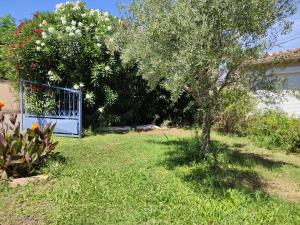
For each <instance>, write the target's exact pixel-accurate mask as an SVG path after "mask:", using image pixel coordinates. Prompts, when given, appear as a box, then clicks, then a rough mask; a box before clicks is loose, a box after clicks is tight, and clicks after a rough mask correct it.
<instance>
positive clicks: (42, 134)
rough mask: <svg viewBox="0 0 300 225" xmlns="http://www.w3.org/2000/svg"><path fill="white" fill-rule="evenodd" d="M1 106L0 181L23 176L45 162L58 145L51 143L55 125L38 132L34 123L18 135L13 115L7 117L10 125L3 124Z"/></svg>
mask: <svg viewBox="0 0 300 225" xmlns="http://www.w3.org/2000/svg"><path fill="white" fill-rule="evenodd" d="M3 107H4V102H3V101H0V179H7V178H8V177H9V176H13V177H20V176H27V175H29V174H31V173H33V172H34V171H35V168H36V167H37V166H38V165H40V164H41V163H43V162H45V160H46V159H47V158H48V157H49V156H50V155H51V154H52V151H53V150H54V149H55V147H56V145H57V144H58V142H52V140H51V139H52V133H53V130H54V128H55V124H52V125H51V124H47V125H45V127H44V128H43V129H40V127H39V125H38V124H36V123H34V124H32V127H31V129H27V131H26V132H25V133H24V134H22V133H20V122H17V115H16V114H15V113H13V114H11V115H10V117H9V122H10V124H9V123H5V122H4V119H5V118H4V114H3V112H2V110H1V109H2V108H3Z"/></svg>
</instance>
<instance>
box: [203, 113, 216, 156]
mask: <svg viewBox="0 0 300 225" xmlns="http://www.w3.org/2000/svg"><path fill="white" fill-rule="evenodd" d="M212 123H213V119H212V114H211V112H210V110H207V111H205V112H204V115H203V124H202V134H201V146H200V148H201V149H200V157H203V156H205V155H206V154H207V153H209V151H210V132H211V127H212Z"/></svg>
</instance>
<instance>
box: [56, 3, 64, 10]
mask: <svg viewBox="0 0 300 225" xmlns="http://www.w3.org/2000/svg"><path fill="white" fill-rule="evenodd" d="M63 7H64V4H63V3H59V4H56V6H55V9H56V11H59V10H61V9H62V8H63Z"/></svg>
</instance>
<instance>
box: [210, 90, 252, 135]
mask: <svg viewBox="0 0 300 225" xmlns="http://www.w3.org/2000/svg"><path fill="white" fill-rule="evenodd" d="M221 95H222V96H221V104H220V110H219V112H218V114H217V116H216V128H217V130H219V131H221V132H224V133H227V134H229V133H231V134H237V135H246V133H247V130H246V129H247V122H248V118H249V114H250V113H251V112H252V111H253V110H254V107H255V100H254V97H252V96H251V94H250V93H249V92H248V91H246V90H243V89H239V88H231V89H225V90H224V91H223V92H222V94H221Z"/></svg>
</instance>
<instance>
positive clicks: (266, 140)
mask: <svg viewBox="0 0 300 225" xmlns="http://www.w3.org/2000/svg"><path fill="white" fill-rule="evenodd" d="M248 125H249V126H248V134H249V135H250V136H251V137H252V139H254V140H255V141H256V143H258V144H259V145H261V146H264V147H267V148H269V149H282V150H285V151H287V152H298V151H299V147H300V121H299V119H296V118H291V117H289V116H288V115H286V114H284V113H281V112H277V111H267V112H265V113H258V114H256V115H255V116H253V117H252V119H251V120H250V123H249V124H248Z"/></svg>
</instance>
